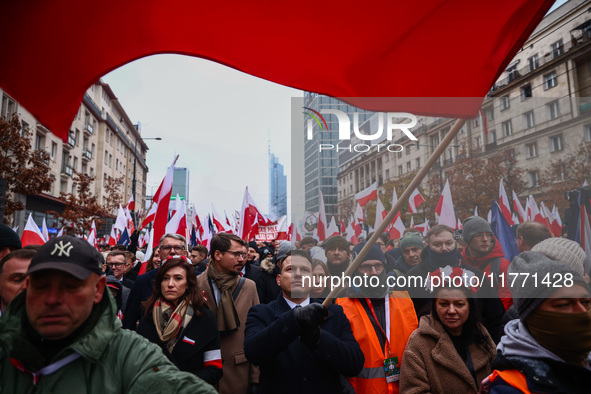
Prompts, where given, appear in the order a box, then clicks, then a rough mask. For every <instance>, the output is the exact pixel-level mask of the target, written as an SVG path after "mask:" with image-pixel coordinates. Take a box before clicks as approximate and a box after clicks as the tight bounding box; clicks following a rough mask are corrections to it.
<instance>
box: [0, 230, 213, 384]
mask: <svg viewBox="0 0 591 394" xmlns="http://www.w3.org/2000/svg"><path fill="white" fill-rule="evenodd" d="M102 262H103V259H102V255H101V254H100V253H99V252H98V251H97V250H96V249H95V248H93V247H92V246H91V245H90V244H89V243H88V242H86V241H84V240H82V239H78V238H74V237H71V236H62V237H57V238H54V239H52V240H50V241H49V242H47V243H46V244H45V245H43V246H42V247H41V248H40V249H39V250H38V251H37V253H36V254H35V255H34V256H33V259H32V260H31V264H30V266H29V269H28V271H27V281H26V289H25V291H24V292H23V293H21V294H19V295H18V296H17V297H16V298H15V299H14V300H13V301H12V303H11V304H10V305H9V307H8V309H6V311H5V312H4V313H3V314H2V319H0V377H1V378H0V391H3V392H11V393H14V392H19V393H29V392H36V391H39V392H54V393H67V392H71V393H75V392H81V391H84V392H107V393H111V392H126V393H132V392H144V393H153V392H170V391H172V392H187V393H188V392H191V393H194V392H200V393H214V392H215V391H214V390H213V388H212V387H211V386H208V385H207V384H205V383H204V382H202V381H201V380H199V379H198V378H196V377H195V376H194V375H192V374H189V373H184V372H180V371H179V370H178V369H177V368H176V367H174V365H173V364H171V363H170V362H169V361H168V360H167V358H166V357H165V356H164V355H163V354H162V351H161V350H160V348H159V347H158V346H155V345H152V344H150V343H148V342H146V341H144V340H143V339H142V338H140V337H139V336H137V335H136V334H135V333H132V332H130V331H127V330H122V329H121V323H120V322H119V320H118V319H115V314H116V306H115V301H114V299H113V297H112V296H111V295H110V293H109V292H108V291H107V292H105V285H106V278H105V276H103V275H101V266H102Z"/></svg>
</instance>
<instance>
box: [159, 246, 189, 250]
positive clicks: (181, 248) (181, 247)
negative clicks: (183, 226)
mask: <svg viewBox="0 0 591 394" xmlns="http://www.w3.org/2000/svg"><path fill="white" fill-rule="evenodd" d="M160 249H161V250H163V251H165V252H170V251H171V250H174V251H175V252H182V251H183V250H185V247H184V246H173V245H162V246H160Z"/></svg>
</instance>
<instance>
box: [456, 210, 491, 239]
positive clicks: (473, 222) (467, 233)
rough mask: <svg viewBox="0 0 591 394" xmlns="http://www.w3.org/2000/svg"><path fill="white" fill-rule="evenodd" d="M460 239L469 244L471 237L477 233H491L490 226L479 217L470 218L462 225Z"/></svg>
mask: <svg viewBox="0 0 591 394" xmlns="http://www.w3.org/2000/svg"><path fill="white" fill-rule="evenodd" d="M462 227H463V231H462V237H464V241H466V243H468V244H469V243H470V241H471V240H472V237H473V236H474V235H475V234H479V233H492V229H491V228H490V224H489V223H488V222H487V221H486V220H485V219H483V218H481V217H480V216H470V217H469V218H467V219H466V220H464V223H462Z"/></svg>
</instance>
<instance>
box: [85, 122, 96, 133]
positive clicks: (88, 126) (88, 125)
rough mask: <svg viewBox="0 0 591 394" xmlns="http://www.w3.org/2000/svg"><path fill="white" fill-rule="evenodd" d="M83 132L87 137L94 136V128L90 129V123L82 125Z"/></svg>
mask: <svg viewBox="0 0 591 394" xmlns="http://www.w3.org/2000/svg"><path fill="white" fill-rule="evenodd" d="M84 132H85V133H86V134H87V135H93V134H94V128H93V127H92V125H91V124H90V123H87V124H85V125H84Z"/></svg>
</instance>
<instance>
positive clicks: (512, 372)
mask: <svg viewBox="0 0 591 394" xmlns="http://www.w3.org/2000/svg"><path fill="white" fill-rule="evenodd" d="M498 378H501V379H503V380H504V381H505V382H506V383H507V384H508V385H509V386H511V387H514V388H516V389H517V390H519V391H521V392H522V393H525V394H530V393H531V391H530V390H529V387H527V380H526V379H525V376H524V375H523V374H522V373H521V372H519V371H518V370H516V369H507V370H504V371H499V370H496V369H495V370H494V371H493V373H491V374H490V375H489V377H488V380H489V381H490V382H491V383H493V382H494V381H495V380H497V379H498Z"/></svg>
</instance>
